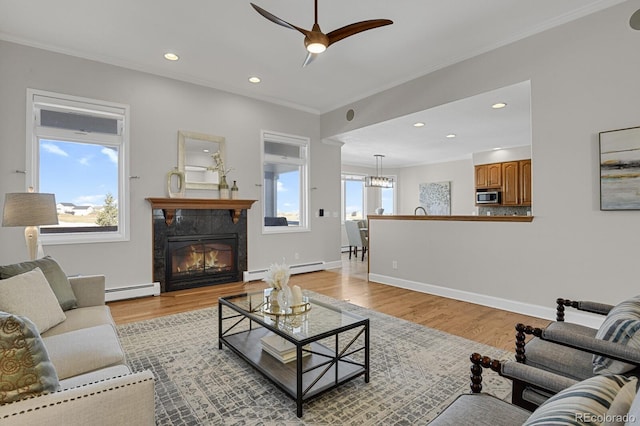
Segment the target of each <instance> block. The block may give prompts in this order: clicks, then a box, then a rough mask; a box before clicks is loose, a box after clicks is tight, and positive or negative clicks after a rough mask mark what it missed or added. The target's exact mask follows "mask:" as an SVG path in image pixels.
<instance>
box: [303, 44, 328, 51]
mask: <svg viewBox="0 0 640 426" xmlns="http://www.w3.org/2000/svg"><path fill="white" fill-rule="evenodd" d="M325 50H327V46H325V45H324V44H322V43H309V44H307V51H308V52H310V53H322V52H324V51H325Z"/></svg>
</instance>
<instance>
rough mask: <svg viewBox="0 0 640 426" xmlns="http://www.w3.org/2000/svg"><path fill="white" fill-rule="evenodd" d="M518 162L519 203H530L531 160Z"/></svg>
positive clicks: (524, 204)
mask: <svg viewBox="0 0 640 426" xmlns="http://www.w3.org/2000/svg"><path fill="white" fill-rule="evenodd" d="M518 164H519V175H520V204H521V205H523V206H530V205H531V160H522V161H519V162H518Z"/></svg>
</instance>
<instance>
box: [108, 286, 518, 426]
mask: <svg viewBox="0 0 640 426" xmlns="http://www.w3.org/2000/svg"><path fill="white" fill-rule="evenodd" d="M307 293H308V295H310V296H313V297H316V298H318V299H320V300H322V301H325V302H330V303H333V304H335V305H337V306H339V307H340V308H342V309H344V310H348V311H351V312H354V313H356V314H358V315H361V316H364V317H368V318H369V319H370V328H371V337H370V339H371V340H370V341H371V348H370V356H371V358H370V361H371V365H370V367H371V377H370V382H369V383H365V382H364V378H362V377H360V378H356V379H354V380H352V381H350V382H348V383H346V384H343V385H341V386H340V387H338V388H337V389H334V390H332V391H329V392H328V393H325V394H323V395H322V396H320V397H318V398H316V399H313V400H311V401H308V402H306V403H305V404H304V415H303V417H302V418H301V419H299V418H297V417H296V404H295V401H294V400H293V399H291V398H289V397H288V396H287V395H286V394H284V393H283V392H282V391H280V390H279V389H278V388H276V387H275V386H274V385H273V384H272V383H271V382H270V381H268V380H267V379H266V378H264V377H263V376H262V375H261V374H260V373H258V372H257V371H256V370H254V369H253V368H252V367H250V366H249V365H248V364H246V363H245V362H244V361H243V360H242V359H240V358H239V357H238V356H237V355H235V354H234V353H233V352H231V350H230V349H228V348H226V347H225V348H224V349H223V350H219V349H218V341H217V340H218V338H217V336H218V329H217V319H218V317H217V308H207V309H202V310H198V311H192V312H186V313H181V314H177V315H171V316H165V317H161V318H156V319H152V320H148V321H141V322H136V323H132V324H126V325H121V326H118V332H119V334H120V338H121V342H122V346H123V348H124V350H125V353H126V354H127V359H128V362H129V365H130V366H131V367H132V369H133V370H143V369H149V370H151V371H152V372H153V373H154V375H155V378H156V422H157V424H158V425H382V424H384V425H416V424H427V423H428V422H429V421H430V420H432V419H433V418H434V417H435V416H436V415H437V414H438V413H439V412H440V411H441V410H442V409H443V408H445V407H446V406H447V405H448V404H449V403H450V402H451V401H452V400H453V399H454V398H455V397H456V396H457V395H459V394H461V393H467V392H469V367H470V365H471V364H470V362H469V355H470V354H471V353H472V352H479V353H481V354H482V355H488V356H491V357H494V358H499V359H504V358H512V357H513V355H512V354H510V353H508V352H505V351H502V350H499V349H496V348H493V347H491V346H487V345H482V344H479V343H476V342H473V341H470V340H467V339H464V338H461V337H457V336H453V335H450V334H447V333H444V332H441V331H438V330H434V329H431V328H427V327H424V326H421V325H418V324H415V323H412V322H408V321H405V320H402V319H398V318H395V317H392V316H389V315H385V314H382V313H380V312H376V311H372V310H368V309H365V308H361V307H359V306H355V305H352V304H350V303H347V302H343V301H338V300H335V299H331V298H329V297H326V296H322V295H319V294H316V293H312V292H307ZM484 376H485V380H484V382H483V384H484V390H485V391H487V392H489V393H492V394H494V395H496V396H498V397H499V398H505V397H507V396H508V395H509V393H510V382H508V381H507V380H505V379H503V378H501V377H499V376H498V375H497V374H495V373H493V372H487V373H485V375H484Z"/></svg>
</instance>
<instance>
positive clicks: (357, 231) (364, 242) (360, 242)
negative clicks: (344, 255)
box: [344, 220, 369, 261]
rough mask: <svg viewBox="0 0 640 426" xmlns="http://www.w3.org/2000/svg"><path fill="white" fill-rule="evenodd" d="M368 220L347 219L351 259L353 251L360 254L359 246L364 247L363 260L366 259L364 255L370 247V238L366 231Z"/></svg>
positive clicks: (345, 223)
mask: <svg viewBox="0 0 640 426" xmlns="http://www.w3.org/2000/svg"><path fill="white" fill-rule="evenodd" d="M366 225H367V222H366V221H364V220H345V221H344V227H345V230H346V231H347V237H348V238H349V259H351V253H353V254H355V256H356V257H357V256H358V248H361V249H362V260H363V261H364V255H365V254H366V252H367V249H368V248H369V238H368V235H367V232H366V230H365V229H366Z"/></svg>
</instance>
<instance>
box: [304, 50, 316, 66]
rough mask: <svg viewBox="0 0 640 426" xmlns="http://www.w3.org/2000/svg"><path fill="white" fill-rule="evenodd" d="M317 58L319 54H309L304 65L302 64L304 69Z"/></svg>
mask: <svg viewBox="0 0 640 426" xmlns="http://www.w3.org/2000/svg"><path fill="white" fill-rule="evenodd" d="M317 56H318V54H317V53H311V52H307V57H306V58H305V59H304V63H303V64H302V68H304V67H306V66H307V65H309V64H310V63H311V62H313V60H314V59H316V57H317Z"/></svg>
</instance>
